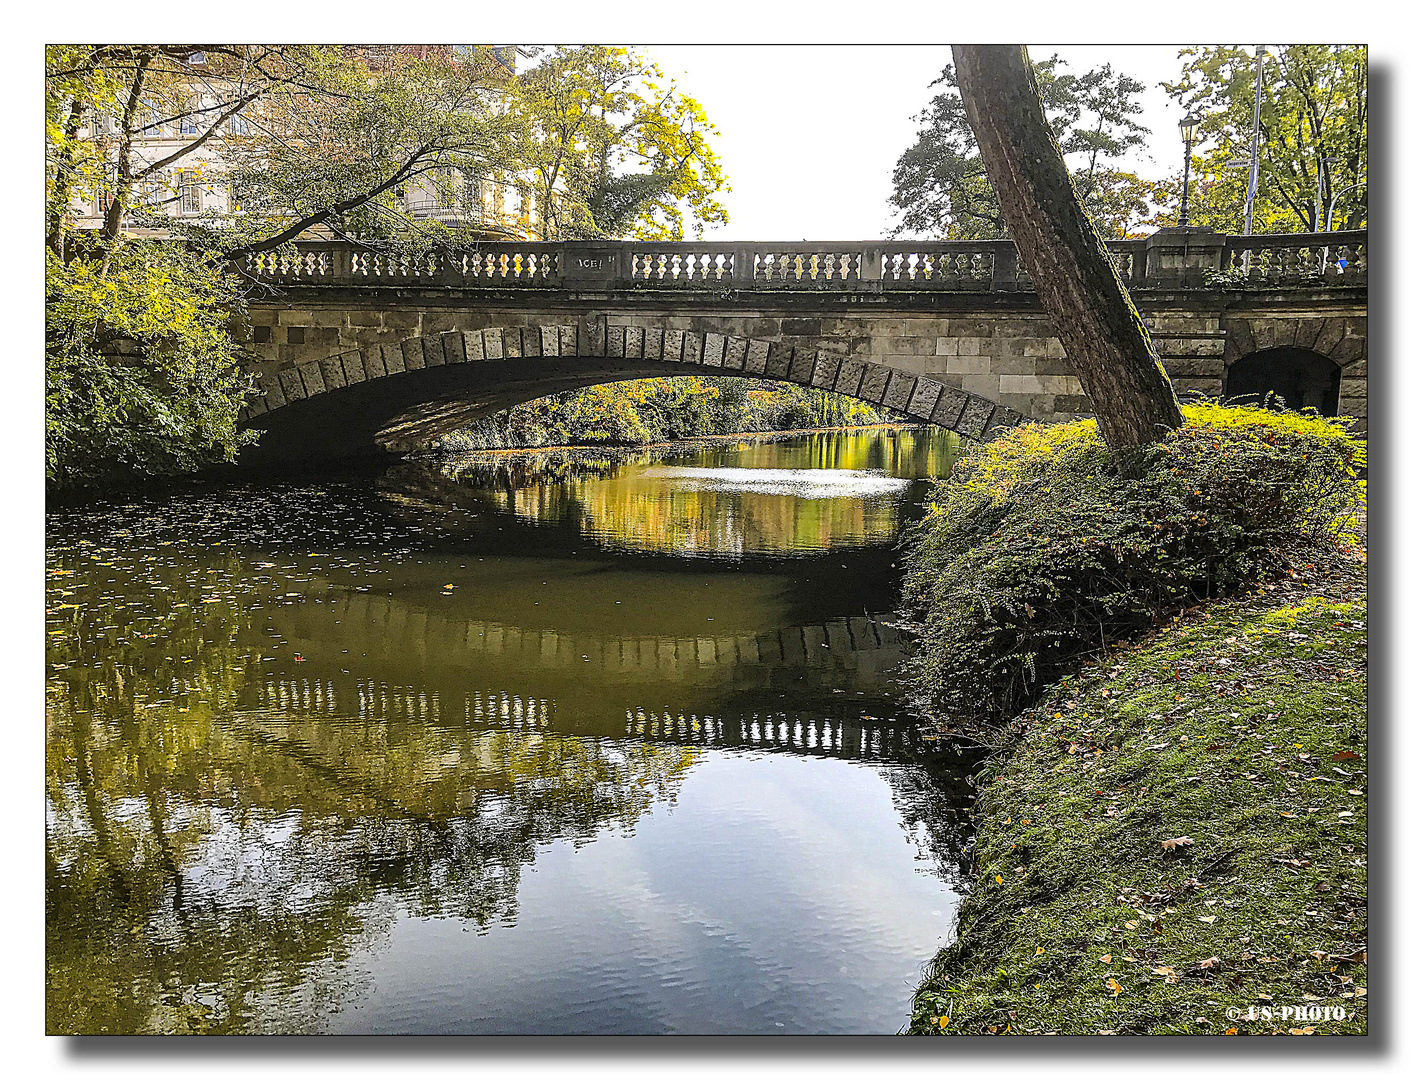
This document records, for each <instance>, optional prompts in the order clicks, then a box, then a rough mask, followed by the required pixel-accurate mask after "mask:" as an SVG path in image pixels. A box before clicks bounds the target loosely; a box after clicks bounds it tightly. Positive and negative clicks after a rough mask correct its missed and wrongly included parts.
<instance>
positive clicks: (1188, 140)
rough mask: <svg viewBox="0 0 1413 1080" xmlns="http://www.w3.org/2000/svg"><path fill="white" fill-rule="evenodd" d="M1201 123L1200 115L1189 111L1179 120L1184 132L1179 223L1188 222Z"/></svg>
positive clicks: (1181, 129) (1179, 127) (1180, 127)
mask: <svg viewBox="0 0 1413 1080" xmlns="http://www.w3.org/2000/svg"><path fill="white" fill-rule="evenodd" d="M1198 123H1200V120H1199V119H1198V117H1196V116H1194V115H1193V114H1192V113H1188V114H1187V115H1186V116H1184V117H1183V118H1182V119H1181V120H1179V121H1178V130H1179V131H1180V132H1182V146H1183V155H1182V208H1181V210H1179V211H1178V225H1180V226H1185V225H1186V224H1187V182H1188V177H1189V176H1190V174H1191V172H1192V144H1193V143H1195V142H1196V141H1197V125H1198Z"/></svg>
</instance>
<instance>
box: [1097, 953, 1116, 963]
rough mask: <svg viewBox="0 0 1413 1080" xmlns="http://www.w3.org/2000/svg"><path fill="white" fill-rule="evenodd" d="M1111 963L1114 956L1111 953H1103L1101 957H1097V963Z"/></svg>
mask: <svg viewBox="0 0 1413 1080" xmlns="http://www.w3.org/2000/svg"><path fill="white" fill-rule="evenodd" d="M1113 962H1114V954H1113V953H1105V954H1104V955H1103V956H1101V957H1099V963H1101V964H1112V963H1113Z"/></svg>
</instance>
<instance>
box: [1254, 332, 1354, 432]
mask: <svg viewBox="0 0 1413 1080" xmlns="http://www.w3.org/2000/svg"><path fill="white" fill-rule="evenodd" d="M1339 375H1340V370H1339V365H1338V364H1336V363H1335V362H1334V361H1333V360H1331V359H1330V358H1329V357H1327V356H1321V355H1320V354H1319V353H1317V352H1312V351H1311V350H1309V349H1301V348H1297V347H1295V346H1291V345H1282V346H1280V347H1278V348H1274V349H1262V350H1261V351H1260V352H1258V353H1253V354H1252V355H1250V356H1247V357H1243V358H1242V359H1240V360H1238V361H1237V362H1236V363H1235V364H1233V365H1232V366H1231V367H1230V368H1229V369H1228V370H1227V386H1226V396H1227V398H1228V399H1241V400H1242V402H1243V403H1254V404H1264V403H1265V402H1266V400H1267V396H1268V395H1269V394H1272V393H1274V394H1276V395H1277V396H1278V397H1280V398H1281V399H1282V400H1283V401H1284V402H1285V404H1286V408H1289V409H1308V408H1314V409H1316V410H1317V411H1318V412H1319V413H1320V414H1321V415H1323V416H1334V415H1335V414H1336V413H1337V412H1338V411H1339Z"/></svg>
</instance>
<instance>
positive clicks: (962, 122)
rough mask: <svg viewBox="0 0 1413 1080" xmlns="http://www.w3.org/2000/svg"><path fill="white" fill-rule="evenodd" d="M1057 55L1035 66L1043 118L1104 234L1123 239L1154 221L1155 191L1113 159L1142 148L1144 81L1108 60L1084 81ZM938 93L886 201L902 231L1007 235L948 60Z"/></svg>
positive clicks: (955, 237) (900, 162)
mask: <svg viewBox="0 0 1413 1080" xmlns="http://www.w3.org/2000/svg"><path fill="white" fill-rule="evenodd" d="M1064 66H1065V64H1064V61H1063V60H1061V59H1060V58H1059V56H1058V55H1055V56H1051V57H1050V58H1049V59H1048V60H1042V61H1040V62H1039V63H1036V64H1035V65H1034V71H1035V79H1036V84H1037V86H1038V87H1039V91H1040V100H1041V103H1042V105H1043V106H1044V109H1045V117H1046V119H1047V120H1048V121H1049V124H1050V127H1051V130H1052V131H1053V132H1054V134H1055V138H1056V139H1057V140H1058V142H1059V145H1060V149H1061V151H1062V152H1063V153H1064V155H1065V157H1066V159H1067V161H1068V163H1069V165H1070V172H1071V175H1072V177H1073V179H1074V185H1075V190H1076V192H1077V193H1078V195H1079V197H1080V201H1081V202H1082V203H1083V204H1084V208H1085V210H1086V211H1087V212H1088V213H1089V215H1090V217H1091V218H1092V219H1093V221H1094V224H1095V226H1096V227H1097V228H1098V229H1099V231H1100V233H1101V235H1103V236H1104V237H1106V238H1108V239H1122V238H1124V237H1127V236H1131V235H1133V230H1134V229H1136V228H1138V227H1139V226H1140V225H1141V224H1143V223H1144V222H1145V221H1146V220H1147V219H1148V218H1149V217H1150V216H1151V210H1150V207H1149V200H1150V199H1151V198H1153V196H1154V191H1155V189H1154V185H1153V184H1152V183H1151V182H1150V181H1147V180H1144V179H1142V178H1140V177H1139V176H1138V175H1136V174H1135V173H1133V172H1130V171H1126V170H1124V169H1121V168H1119V166H1118V162H1119V159H1120V158H1122V157H1123V156H1124V155H1125V154H1127V153H1128V152H1129V151H1131V150H1141V149H1143V147H1144V146H1145V145H1146V143H1147V137H1148V129H1147V128H1146V127H1144V126H1143V125H1142V124H1140V123H1139V122H1138V119H1137V117H1138V116H1139V115H1140V114H1141V112H1142V107H1141V106H1140V105H1139V102H1138V95H1139V94H1141V93H1142V92H1143V89H1144V86H1143V83H1141V82H1139V81H1138V80H1137V79H1135V78H1133V77H1132V76H1130V75H1125V74H1124V73H1123V72H1119V71H1115V70H1114V69H1113V67H1112V65H1109V64H1105V65H1103V66H1102V67H1098V68H1095V69H1093V70H1091V71H1088V72H1086V73H1084V74H1083V75H1073V74H1070V73H1068V72H1064V71H1062V70H1061V68H1063V67H1064ZM932 85H933V87H940V88H941V89H940V92H939V93H938V94H937V95H936V96H935V97H934V98H933V99H932V102H931V104H929V105H928V107H927V108H926V109H924V110H923V112H922V114H921V116H920V117H919V118H918V119H919V120H920V121H921V123H922V130H921V131H920V132H919V133H918V138H917V141H916V142H915V143H914V144H913V145H912V146H911V147H909V148H908V149H907V150H906V151H905V152H904V153H903V155H902V157H900V158H899V159H898V164H897V166H896V167H895V168H894V170H893V195H892V199H891V202H892V203H893V205H894V206H895V207H897V208H898V209H899V210H900V211H902V225H901V226H900V227H899V230H898V231H900V232H903V231H906V232H918V233H924V234H928V235H932V236H936V237H939V238H944V239H949V240H985V239H995V238H997V237H1000V236H1004V235H1005V234H1006V225H1005V220H1004V217H1003V215H1002V214H1001V210H1000V207H999V206H998V205H997V202H996V193H995V191H994V190H993V189H992V186H991V183H990V181H988V180H987V178H986V169H985V167H984V166H983V164H982V161H981V155H980V152H979V150H978V148H977V144H976V136H975V134H974V133H973V132H972V128H971V124H970V122H969V121H968V120H967V114H966V110H965V108H964V107H963V105H962V98H961V94H960V92H959V90H958V88H957V73H956V69H955V68H954V67H953V66H952V65H951V64H948V65H947V66H946V67H944V68H943V69H942V74H941V75H939V76H938V78H937V80H936V81H935V82H934V83H933V84H932Z"/></svg>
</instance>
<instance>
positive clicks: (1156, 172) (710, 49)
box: [643, 45, 1182, 242]
mask: <svg viewBox="0 0 1413 1080" xmlns="http://www.w3.org/2000/svg"><path fill="white" fill-rule="evenodd" d="M1179 48H1180V46H1177V45H1086V46H1074V45H1056V46H1046V45H1032V46H1030V54H1031V56H1032V57H1033V58H1034V59H1036V60H1040V59H1043V58H1046V57H1048V56H1050V54H1051V53H1059V54H1060V57H1061V59H1063V60H1064V61H1066V63H1067V64H1068V65H1069V66H1068V68H1067V70H1068V71H1069V72H1071V73H1073V74H1083V73H1084V72H1086V71H1088V70H1090V69H1091V68H1094V67H1098V66H1100V65H1102V64H1105V63H1109V64H1112V65H1113V66H1114V68H1115V70H1118V71H1123V72H1125V73H1127V74H1129V75H1132V76H1134V77H1135V78H1137V79H1138V80H1139V81H1140V82H1142V83H1144V84H1145V86H1146V87H1147V90H1146V91H1145V92H1144V94H1143V96H1142V103H1143V109H1144V114H1143V117H1142V122H1143V123H1144V124H1146V125H1147V126H1148V127H1149V128H1150V129H1151V130H1152V134H1151V135H1150V136H1149V149H1148V154H1149V155H1150V158H1149V159H1139V158H1134V159H1131V160H1130V162H1129V164H1130V165H1131V167H1133V168H1134V169H1135V170H1136V171H1140V172H1142V173H1144V174H1145V175H1151V176H1155V177H1156V176H1161V175H1171V174H1172V173H1174V172H1176V171H1177V170H1179V169H1181V168H1182V141H1181V139H1180V138H1179V135H1178V128H1177V122H1178V120H1179V119H1180V118H1181V116H1182V111H1181V109H1179V107H1178V106H1177V104H1176V103H1175V102H1174V101H1172V99H1170V98H1169V97H1168V95H1167V93H1166V92H1165V91H1164V90H1163V88H1162V87H1161V86H1160V85H1159V82H1160V81H1162V80H1168V81H1176V80H1177V78H1178V75H1179V72H1180V69H1181V62H1180V61H1179V60H1178V49H1179ZM643 51H644V52H645V53H647V55H649V56H650V57H651V58H652V59H653V60H655V61H656V62H657V64H658V66H659V67H661V68H662V69H663V72H664V74H666V75H669V76H671V77H673V78H675V79H676V80H677V82H678V85H679V86H680V87H681V88H682V90H684V91H685V92H687V93H689V94H691V95H692V96H694V97H695V98H696V99H697V100H698V101H700V102H701V103H702V107H703V108H704V109H705V110H706V114H707V116H708V117H709V118H710V119H711V121H712V123H714V124H715V125H716V126H717V127H718V128H719V129H720V130H721V136H720V138H718V139H717V140H716V144H715V145H716V150H717V153H718V154H719V155H720V157H721V160H722V164H723V166H724V168H725V170H726V173H727V176H728V177H729V178H730V182H731V190H730V191H729V192H728V193H726V195H725V196H724V200H723V201H724V203H725V205H726V209H727V211H728V212H729V214H730V216H731V220H730V222H729V223H728V224H727V225H725V226H723V227H720V228H715V229H711V230H709V231H708V232H707V233H706V235H705V237H704V239H708V240H788V241H792V242H793V241H798V240H814V241H817V240H867V239H873V238H876V237H882V236H885V235H887V233H888V231H889V230H890V229H891V228H892V227H893V226H894V225H895V224H896V223H897V222H896V218H895V217H894V215H893V214H892V213H891V212H890V211H891V208H890V206H889V204H888V196H889V194H890V193H891V192H892V190H893V185H892V175H893V165H894V164H895V163H896V162H897V160H898V156H899V155H900V154H901V153H902V152H903V151H904V150H906V149H907V148H908V146H910V145H911V144H912V141H913V139H914V138H915V137H916V134H917V130H918V124H917V123H916V121H915V120H914V119H913V118H914V117H915V116H917V115H918V113H919V112H921V111H922V108H923V107H924V106H925V105H926V104H927V102H928V101H929V100H930V99H931V97H932V93H931V92H930V91H929V90H928V85H929V84H930V83H931V82H932V80H933V79H935V78H936V77H937V75H938V73H939V72H940V71H941V70H942V68H943V66H945V65H946V64H949V63H951V60H952V54H951V50H950V49H949V48H948V47H947V46H936V45H929V46H915V45H770V46H739V45H656V46H652V45H649V46H643Z"/></svg>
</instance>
